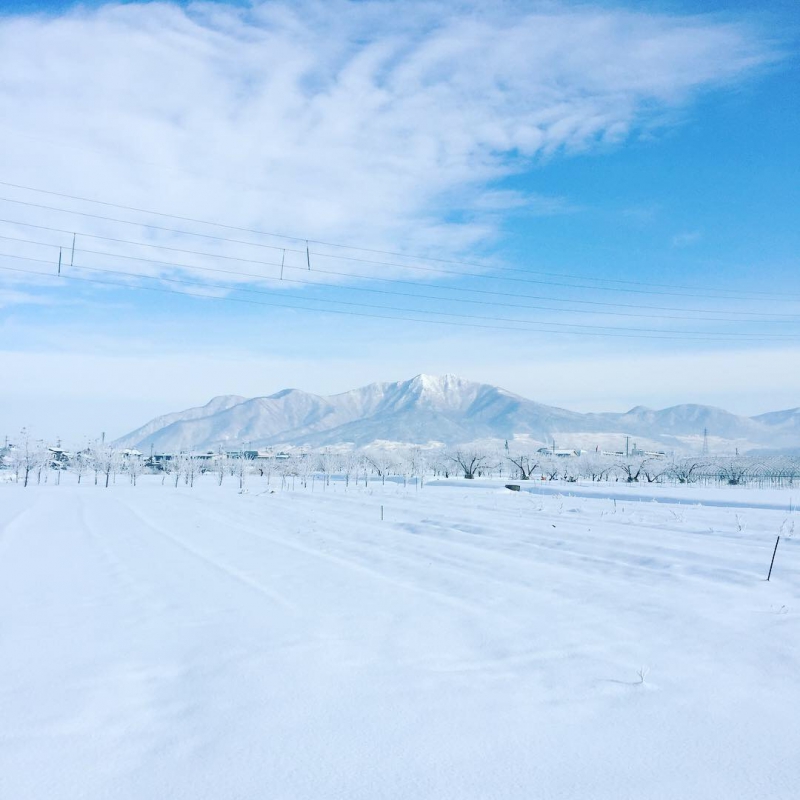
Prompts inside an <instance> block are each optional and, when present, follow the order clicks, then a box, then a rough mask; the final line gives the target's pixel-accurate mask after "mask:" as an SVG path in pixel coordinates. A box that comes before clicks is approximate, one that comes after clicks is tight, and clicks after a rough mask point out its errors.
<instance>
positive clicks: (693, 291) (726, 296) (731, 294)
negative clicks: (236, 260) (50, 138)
mask: <svg viewBox="0 0 800 800" xmlns="http://www.w3.org/2000/svg"><path fill="white" fill-rule="evenodd" d="M0 184H2V182H0ZM33 191H44V190H36V189H35V190H33ZM0 200H2V201H5V202H7V203H15V204H17V205H23V206H27V207H30V208H39V209H44V210H47V211H55V212H58V213H62V214H74V215H77V216H82V217H89V218H91V219H101V220H104V221H106V222H115V223H118V224H122V225H133V226H136V227H142V228H149V229H151V230H157V231H162V232H166V233H177V234H180V235H183V236H197V237H201V238H204V239H212V240H215V241H220V242H228V243H231V244H242V245H246V246H248V247H261V248H266V249H269V250H286V251H287V252H295V253H306V254H307V256H308V257H309V259H310V256H311V255H314V256H317V257H319V258H332V259H339V260H343V261H351V262H355V263H360V264H372V265H374V266H384V267H396V268H398V269H407V270H417V271H423V272H436V273H440V274H446V275H455V276H458V277H461V278H464V277H472V278H479V279H483V280H487V279H490V280H503V281H513V282H515V283H529V284H536V285H542V286H560V287H562V288H568V289H588V290H590V291H604V292H625V293H627V294H645V295H661V296H665V297H695V298H696V297H715V298H718V299H723V300H747V299H749V298H750V297H751V296H752V295H758V296H760V297H763V298H765V299H766V298H772V299H785V298H786V297H787V296H791V297H794V296H795V295H787V294H785V293H784V294H780V295H778V294H774V293H771V292H756V291H748V292H738V291H736V290H728V291H727V292H726V293H722V294H721V293H720V292H719V291H712V290H708V289H697V288H694V287H673V288H686V289H688V290H689V291H688V293H687V292H674V291H673V292H666V291H660V290H655V289H631V288H626V287H623V286H618V287H610V286H586V285H581V284H573V283H564V282H560V281H549V280H538V279H534V278H515V277H509V276H505V275H496V274H492V275H487V274H482V273H476V272H464V271H463V270H449V269H444V268H442V267H424V266H420V265H418V264H398V263H396V262H390V261H375V260H372V259H366V258H356V257H354V256H346V255H337V256H334V255H331V254H330V253H323V252H320V251H310V252H309V251H307V250H305V249H304V248H303V249H293V248H288V247H281V246H279V245H269V244H264V243H263V242H249V241H244V240H241V239H231V238H229V237H224V236H215V235H213V234H208V233H199V232H197V231H187V230H183V229H180V228H167V227H165V226H161V225H153V224H151V223H146V222H135V221H132V220H126V219H120V218H118V217H107V216H104V215H102V214H92V213H90V212H88V211H76V210H73V209H67V208H60V207H58V206H48V205H44V204H42V203H31V202H28V201H26V200H16V199H13V198H9V197H0ZM87 202H98V203H101V202H102V201H93V200H87ZM103 204H104V205H110V206H112V207H116V206H115V204H111V203H108V204H105V203H103ZM120 208H128V207H126V206H120ZM130 210H134V211H142V210H141V209H135V208H133V207H130ZM142 213H153V214H156V215H160V216H168V217H169V216H171V215H167V214H161V213H160V212H147V211H142ZM174 218H176V219H185V220H189V221H191V220H190V218H183V217H174ZM197 222H198V224H208V225H216V224H217V223H213V222H212V223H207V222H201V221H199V220H198V221H197ZM222 227H225V226H222ZM245 230H246V229H245ZM266 235H277V234H266ZM286 238H291V239H293V240H294V238H295V237H286ZM302 241H305V240H302ZM309 241H312V240H309ZM317 244H324V243H321V242H317ZM341 247H345V246H344V245H341ZM353 249H358V248H353ZM404 257H408V258H412V256H404ZM418 260H425V257H420V258H419V259H418ZM452 263H455V264H459V263H461V264H464V265H465V266H469V265H470V264H469V262H452ZM473 266H474V265H473ZM482 268H484V269H491V270H494V271H495V272H496V271H502V272H514V273H520V274H524V275H531V274H537V273H535V272H533V271H531V270H523V269H517V268H513V267H490V266H483V267H482ZM562 277H567V276H562ZM575 280H595V281H599V280H606V279H599V278H594V279H593V278H588V279H587V278H575ZM639 285H659V284H639ZM736 295H744V296H743V297H737V296H736Z"/></svg>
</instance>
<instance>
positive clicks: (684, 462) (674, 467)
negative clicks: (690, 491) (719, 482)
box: [669, 458, 708, 483]
mask: <svg viewBox="0 0 800 800" xmlns="http://www.w3.org/2000/svg"><path fill="white" fill-rule="evenodd" d="M706 466H708V465H707V464H706V463H704V462H703V461H697V460H696V459H693V458H682V459H681V460H680V461H676V462H674V463H673V464H671V465H670V467H669V472H670V474H671V475H672V477H673V478H675V480H676V481H678V483H695V482H696V481H697V479H698V478H699V477H700V470H701V469H703V468H704V467H706Z"/></svg>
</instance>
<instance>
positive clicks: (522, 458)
mask: <svg viewBox="0 0 800 800" xmlns="http://www.w3.org/2000/svg"><path fill="white" fill-rule="evenodd" d="M506 461H509V462H510V463H511V465H512V466H513V467H514V468H515V469H516V471H517V472H518V473H519V479H520V480H521V481H528V480H530V479H531V476H532V475H533V473H534V472H535V471H536V470H537V469H539V461H540V459H539V458H538V457H537V456H532V455H528V454H527V453H507V454H506Z"/></svg>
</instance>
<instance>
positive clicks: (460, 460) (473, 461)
mask: <svg viewBox="0 0 800 800" xmlns="http://www.w3.org/2000/svg"><path fill="white" fill-rule="evenodd" d="M448 458H449V460H450V461H452V462H453V463H454V464H455V465H456V466H457V467H458V468H459V469H460V470H461V471H462V472H463V473H464V477H465V478H466V479H467V480H472V479H473V478H474V477H475V475H476V474H477V473H478V472H479V471H480V470H481V468H482V467H485V466H486V465H487V464H488V462H489V456H488V455H486V453H481V452H479V451H477V450H466V449H464V450H456V451H455V452H453V453H451V454H450V455H449V456H448Z"/></svg>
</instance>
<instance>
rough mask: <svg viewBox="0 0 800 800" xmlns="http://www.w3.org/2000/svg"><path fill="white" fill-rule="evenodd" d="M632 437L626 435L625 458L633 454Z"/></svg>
mask: <svg viewBox="0 0 800 800" xmlns="http://www.w3.org/2000/svg"><path fill="white" fill-rule="evenodd" d="M630 445H631V437H630V436H626V437H625V458H627V457H628V456H629V455H630V454H631V447H630Z"/></svg>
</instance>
